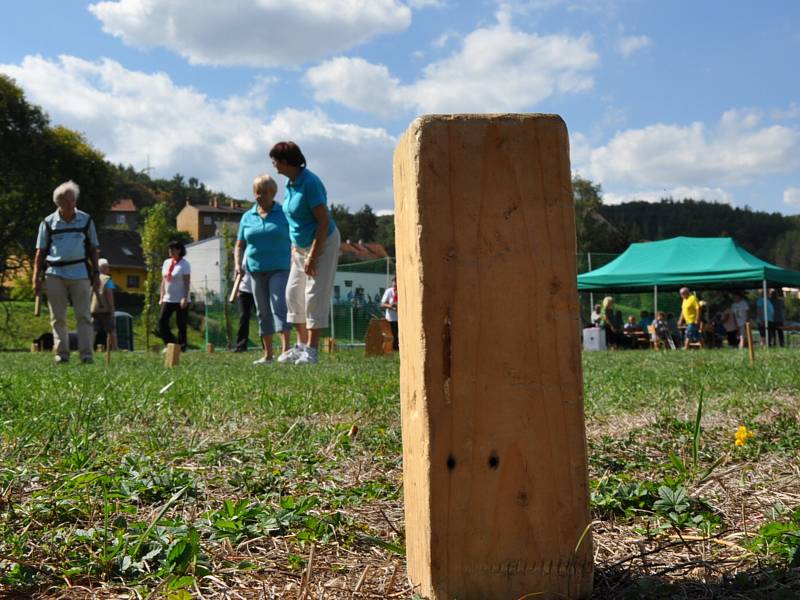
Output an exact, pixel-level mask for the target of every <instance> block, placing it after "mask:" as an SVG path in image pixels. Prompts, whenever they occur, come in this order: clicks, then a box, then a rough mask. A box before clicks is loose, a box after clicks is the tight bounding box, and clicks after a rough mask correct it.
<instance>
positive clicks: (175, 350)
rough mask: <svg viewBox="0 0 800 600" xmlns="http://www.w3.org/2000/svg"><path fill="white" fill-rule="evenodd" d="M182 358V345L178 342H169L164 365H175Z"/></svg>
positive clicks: (169, 366)
mask: <svg viewBox="0 0 800 600" xmlns="http://www.w3.org/2000/svg"><path fill="white" fill-rule="evenodd" d="M180 360H181V347H180V345H178V344H167V352H166V354H165V355H164V366H165V367H167V368H168V369H169V368H172V367H175V366H177V365H178V363H179V362H180Z"/></svg>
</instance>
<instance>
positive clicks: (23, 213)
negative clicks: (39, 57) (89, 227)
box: [0, 75, 113, 284]
mask: <svg viewBox="0 0 800 600" xmlns="http://www.w3.org/2000/svg"><path fill="white" fill-rule="evenodd" d="M68 179H72V180H73V181H75V182H76V183H77V184H78V185H79V186H81V195H80V198H79V201H78V206H79V208H80V209H81V210H83V211H86V212H88V213H89V214H91V215H92V217H93V218H94V219H95V221H97V222H100V221H101V220H102V218H103V216H104V213H105V210H106V209H107V208H108V206H109V205H110V204H111V202H112V199H113V170H112V168H111V166H110V165H109V164H108V163H107V162H106V161H105V159H104V158H103V155H102V154H101V153H100V152H98V151H97V150H95V149H94V148H92V146H91V145H90V144H89V142H88V141H87V140H86V139H85V138H84V137H83V136H82V135H80V134H78V133H76V132H74V131H71V130H69V129H66V128H64V127H54V128H51V127H50V124H49V122H48V119H47V116H46V115H45V114H44V113H43V112H42V110H41V109H40V108H39V107H37V106H33V105H31V104H29V103H28V102H27V101H26V100H25V95H24V93H23V91H22V90H21V89H20V88H19V87H17V85H16V84H15V83H14V82H13V81H12V80H11V79H10V78H8V77H6V76H3V75H0V181H2V182H3V183H2V186H0V222H2V223H3V227H2V228H0V284H2V282H3V279H4V277H5V272H6V269H7V268H8V267H9V266H11V267H13V266H14V265H13V263H14V261H9V257H10V256H15V257H17V259H19V258H23V257H30V256H32V255H33V251H34V245H35V238H36V231H37V229H38V226H39V223H40V222H41V220H42V218H43V217H45V216H46V215H47V214H49V213H51V212H53V210H55V207H54V205H53V202H52V198H53V196H52V193H53V189H55V187H56V186H57V185H59V184H60V183H62V182H64V181H67V180H68Z"/></svg>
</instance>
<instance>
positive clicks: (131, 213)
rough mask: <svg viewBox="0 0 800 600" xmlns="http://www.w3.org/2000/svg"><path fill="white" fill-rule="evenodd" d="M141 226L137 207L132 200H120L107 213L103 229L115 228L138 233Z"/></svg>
mask: <svg viewBox="0 0 800 600" xmlns="http://www.w3.org/2000/svg"><path fill="white" fill-rule="evenodd" d="M138 225H139V213H138V212H137V210H136V205H135V204H134V203H133V200H131V199H130V198H120V199H119V200H117V201H116V202H114V204H112V205H111V208H110V209H109V210H108V212H107V213H106V218H105V221H103V227H114V228H116V229H123V228H124V229H129V230H130V231H136V227H137V226H138Z"/></svg>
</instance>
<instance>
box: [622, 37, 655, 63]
mask: <svg viewBox="0 0 800 600" xmlns="http://www.w3.org/2000/svg"><path fill="white" fill-rule="evenodd" d="M652 43H653V41H652V40H651V39H650V38H649V37H647V36H646V35H631V36H627V37H624V38H622V39H621V40H620V41H619V44H618V45H617V50H618V51H619V53H620V54H622V56H624V57H625V58H629V57H630V56H632V55H633V54H635V53H636V52H638V51H639V50H641V49H642V48H647V47H648V46H650V45H651V44H652Z"/></svg>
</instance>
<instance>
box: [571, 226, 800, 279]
mask: <svg viewBox="0 0 800 600" xmlns="http://www.w3.org/2000/svg"><path fill="white" fill-rule="evenodd" d="M764 280H766V281H767V283H768V284H770V285H786V286H800V272H798V271H789V270H788V269H783V268H781V267H778V266H775V265H773V264H770V263H768V262H766V261H763V260H761V259H760V258H756V257H755V256H753V255H752V254H750V253H749V252H748V251H747V250H745V249H744V248H742V247H741V246H740V245H739V244H737V243H736V242H735V241H734V240H733V239H732V238H692V237H676V238H671V239H668V240H661V241H658V242H646V243H641V244H631V245H630V247H628V249H627V250H626V251H625V252H624V253H623V254H621V255H620V256H618V257H617V258H616V259H614V260H613V261H611V262H610V263H608V264H607V265H604V266H602V267H600V268H599V269H595V270H594V271H590V272H588V273H583V274H582V275H578V290H579V291H582V292H589V291H595V290H602V291H608V292H623V291H629V292H635V291H644V290H651V289H653V286H656V285H657V286H658V287H659V288H660V289H662V288H663V289H665V290H667V289H677V288H680V287H682V286H688V287H705V288H713V289H726V288H727V289H735V288H740V289H741V288H747V287H760V284H761V282H762V281H764Z"/></svg>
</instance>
